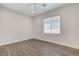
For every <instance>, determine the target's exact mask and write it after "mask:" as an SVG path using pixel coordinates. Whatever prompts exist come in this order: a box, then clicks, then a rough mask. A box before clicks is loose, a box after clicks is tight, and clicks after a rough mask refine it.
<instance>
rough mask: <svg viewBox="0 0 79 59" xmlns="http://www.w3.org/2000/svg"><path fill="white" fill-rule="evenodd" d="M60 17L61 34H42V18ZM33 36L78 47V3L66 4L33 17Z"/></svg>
mask: <svg viewBox="0 0 79 59" xmlns="http://www.w3.org/2000/svg"><path fill="white" fill-rule="evenodd" d="M57 15H58V16H60V17H61V34H49V35H48V34H44V33H43V18H44V17H49V16H57ZM33 19H34V21H33V24H34V25H33V27H34V28H33V34H34V38H37V39H40V40H44V41H49V42H53V43H57V44H61V45H65V46H69V47H73V48H78V49H79V4H68V5H65V6H62V7H60V8H57V9H55V10H52V11H49V12H47V13H44V14H42V15H39V16H37V17H35V18H33Z"/></svg>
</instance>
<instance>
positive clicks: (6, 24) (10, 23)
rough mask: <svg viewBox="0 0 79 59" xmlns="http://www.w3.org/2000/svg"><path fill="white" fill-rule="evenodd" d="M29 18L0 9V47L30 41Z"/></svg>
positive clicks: (30, 20) (30, 25)
mask: <svg viewBox="0 0 79 59" xmlns="http://www.w3.org/2000/svg"><path fill="white" fill-rule="evenodd" d="M31 35H32V19H31V17H28V16H24V15H21V14H19V13H16V12H14V11H11V10H8V9H6V8H4V7H0V45H5V44H9V43H14V42H18V41H22V40H27V39H30V38H31Z"/></svg>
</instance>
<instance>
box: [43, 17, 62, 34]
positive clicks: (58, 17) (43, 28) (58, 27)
mask: <svg viewBox="0 0 79 59" xmlns="http://www.w3.org/2000/svg"><path fill="white" fill-rule="evenodd" d="M55 17H58V18H59V19H58V22H59V23H58V24H59V25H58V31H59V32H49V33H45V19H51V18H55ZM51 25H52V24H51ZM56 25H57V24H56ZM51 28H52V26H51ZM51 30H55V29H50V31H51ZM43 33H44V34H60V33H61V31H60V16H51V17H45V18H43Z"/></svg>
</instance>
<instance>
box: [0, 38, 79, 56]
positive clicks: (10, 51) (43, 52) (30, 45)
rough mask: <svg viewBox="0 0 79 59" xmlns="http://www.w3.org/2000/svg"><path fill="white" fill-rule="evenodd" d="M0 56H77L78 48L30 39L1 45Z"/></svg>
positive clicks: (78, 54) (78, 53)
mask: <svg viewBox="0 0 79 59" xmlns="http://www.w3.org/2000/svg"><path fill="white" fill-rule="evenodd" d="M0 56H79V50H78V49H73V48H69V47H65V46H61V45H57V44H54V43H49V42H44V41H41V40H36V39H31V40H26V41H22V42H17V43H14V44H9V45H5V46H1V47H0Z"/></svg>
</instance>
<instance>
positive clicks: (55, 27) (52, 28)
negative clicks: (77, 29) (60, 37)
mask: <svg viewBox="0 0 79 59" xmlns="http://www.w3.org/2000/svg"><path fill="white" fill-rule="evenodd" d="M43 25H44V29H43V31H44V33H56V34H59V33H60V16H54V17H49V18H45V19H44V23H43Z"/></svg>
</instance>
